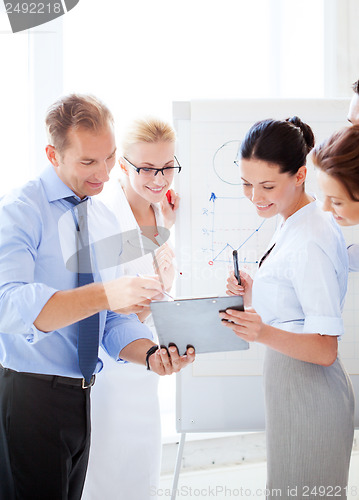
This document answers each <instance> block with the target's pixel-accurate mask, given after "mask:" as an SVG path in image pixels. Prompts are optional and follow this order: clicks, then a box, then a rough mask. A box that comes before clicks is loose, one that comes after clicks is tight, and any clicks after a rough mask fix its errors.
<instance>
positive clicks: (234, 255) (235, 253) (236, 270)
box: [233, 250, 241, 285]
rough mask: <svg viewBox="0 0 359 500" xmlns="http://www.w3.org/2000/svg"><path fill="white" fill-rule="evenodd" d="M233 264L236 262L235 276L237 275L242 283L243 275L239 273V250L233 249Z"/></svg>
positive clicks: (238, 280)
mask: <svg viewBox="0 0 359 500" xmlns="http://www.w3.org/2000/svg"><path fill="white" fill-rule="evenodd" d="M233 264H234V276H235V277H236V280H237V282H238V285H240V284H241V275H240V273H239V268H238V252H237V250H233Z"/></svg>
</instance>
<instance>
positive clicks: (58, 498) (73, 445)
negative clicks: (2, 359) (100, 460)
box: [0, 367, 91, 500]
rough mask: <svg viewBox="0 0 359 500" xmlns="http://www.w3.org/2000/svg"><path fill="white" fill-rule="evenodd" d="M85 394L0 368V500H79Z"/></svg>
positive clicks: (85, 449) (85, 450) (86, 438)
mask: <svg viewBox="0 0 359 500" xmlns="http://www.w3.org/2000/svg"><path fill="white" fill-rule="evenodd" d="M90 427H91V426H90V389H85V390H84V389H81V388H80V387H72V386H69V385H62V384H60V383H57V379H56V378H54V381H52V382H49V381H47V380H40V379H37V378H34V377H31V376H29V375H25V374H21V373H16V372H13V371H11V370H6V369H4V368H2V367H1V368H0V500H80V498H81V494H82V490H83V485H84V482H85V476H86V469H87V463H88V455H89V448H90V432H91V428H90Z"/></svg>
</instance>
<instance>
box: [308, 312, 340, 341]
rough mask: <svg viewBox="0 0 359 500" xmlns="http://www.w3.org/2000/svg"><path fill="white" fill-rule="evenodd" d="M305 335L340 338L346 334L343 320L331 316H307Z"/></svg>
mask: <svg viewBox="0 0 359 500" xmlns="http://www.w3.org/2000/svg"><path fill="white" fill-rule="evenodd" d="M303 333H319V334H320V335H333V336H338V337H339V336H340V335H342V334H343V333H344V326H343V320H342V318H338V317H330V316H307V317H306V318H305V321H304V326H303Z"/></svg>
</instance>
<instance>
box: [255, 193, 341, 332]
mask: <svg viewBox="0 0 359 500" xmlns="http://www.w3.org/2000/svg"><path fill="white" fill-rule="evenodd" d="M273 243H275V247H274V248H273V250H272V252H271V253H270V254H269V255H268V257H267V258H266V260H265V261H264V262H263V264H262V266H261V267H260V269H259V270H258V271H257V274H256V276H255V279H254V283H253V307H254V308H255V309H256V311H257V312H258V314H260V315H261V317H262V320H263V321H264V322H265V323H267V324H269V325H272V326H274V327H276V328H280V329H282V330H287V331H291V332H296V333H319V334H322V335H338V336H340V335H341V334H343V331H344V330H343V321H342V318H341V311H342V308H343V304H344V298H345V293H346V289H347V279H348V254H347V249H346V244H345V241H344V238H343V236H342V233H341V230H340V228H339V227H338V225H337V224H336V223H335V221H334V219H333V217H332V215H331V214H329V213H326V212H323V211H322V210H321V208H320V204H319V203H318V202H317V201H314V202H312V203H309V204H308V205H306V206H304V207H303V208H302V209H300V210H298V211H297V212H295V213H294V214H293V215H292V216H291V217H289V218H288V219H287V220H286V221H284V222H283V224H282V225H280V227H279V228H278V230H277V231H276V233H275V234H274V236H273V238H272V241H271V242H270V244H269V245H268V248H270V247H271V246H272V245H273Z"/></svg>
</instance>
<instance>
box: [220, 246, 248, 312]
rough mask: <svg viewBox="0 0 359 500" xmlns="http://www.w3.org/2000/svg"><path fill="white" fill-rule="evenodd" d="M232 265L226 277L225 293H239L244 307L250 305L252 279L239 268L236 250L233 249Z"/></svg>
mask: <svg viewBox="0 0 359 500" xmlns="http://www.w3.org/2000/svg"><path fill="white" fill-rule="evenodd" d="M233 267H234V271H232V272H231V273H230V275H229V277H228V279H227V291H226V294H227V295H241V296H243V300H244V305H245V307H250V306H251V304H252V284H253V280H252V278H251V277H250V276H249V274H247V273H246V272H244V271H243V270H239V266H238V254H237V252H236V250H234V251H233Z"/></svg>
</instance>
